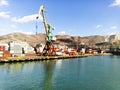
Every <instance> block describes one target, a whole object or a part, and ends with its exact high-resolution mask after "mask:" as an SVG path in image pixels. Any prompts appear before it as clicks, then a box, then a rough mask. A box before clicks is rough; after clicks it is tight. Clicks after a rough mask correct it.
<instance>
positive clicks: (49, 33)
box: [36, 5, 55, 42]
mask: <svg viewBox="0 0 120 90" xmlns="http://www.w3.org/2000/svg"><path fill="white" fill-rule="evenodd" d="M44 13H45V7H44V6H43V5H41V6H40V9H39V11H38V16H37V17H36V19H38V18H39V17H40V14H42V18H43V24H44V27H45V32H46V36H47V41H49V42H51V41H52V39H53V36H52V31H51V30H54V29H55V28H54V27H53V26H51V24H50V23H46V19H45V15H44Z"/></svg>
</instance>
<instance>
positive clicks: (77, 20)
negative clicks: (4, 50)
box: [0, 0, 120, 36]
mask: <svg viewBox="0 0 120 90" xmlns="http://www.w3.org/2000/svg"><path fill="white" fill-rule="evenodd" d="M42 4H44V6H45V9H46V19H47V22H48V23H51V24H52V25H53V26H54V27H55V29H56V30H54V31H53V34H54V35H58V34H60V35H64V34H67V35H73V36H75V35H76V36H90V35H110V34H115V33H120V0H0V32H1V33H0V35H5V34H9V33H13V32H22V33H27V34H35V33H36V16H37V13H38V10H39V7H40V6H41V5H42ZM41 19H42V18H40V20H39V21H37V24H38V29H37V32H38V33H45V31H44V27H43V23H42V20H41Z"/></svg>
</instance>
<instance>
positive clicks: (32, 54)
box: [25, 53, 35, 56]
mask: <svg viewBox="0 0 120 90" xmlns="http://www.w3.org/2000/svg"><path fill="white" fill-rule="evenodd" d="M25 56H35V53H26V54H25Z"/></svg>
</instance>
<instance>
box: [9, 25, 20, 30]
mask: <svg viewBox="0 0 120 90" xmlns="http://www.w3.org/2000/svg"><path fill="white" fill-rule="evenodd" d="M10 27H11V28H13V29H17V28H18V27H17V26H16V25H14V24H12V25H10Z"/></svg>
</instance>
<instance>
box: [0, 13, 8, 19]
mask: <svg viewBox="0 0 120 90" xmlns="http://www.w3.org/2000/svg"><path fill="white" fill-rule="evenodd" d="M9 13H10V12H0V18H10V15H9Z"/></svg>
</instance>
